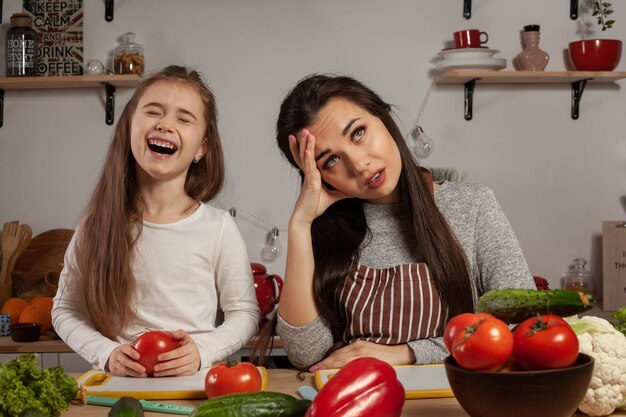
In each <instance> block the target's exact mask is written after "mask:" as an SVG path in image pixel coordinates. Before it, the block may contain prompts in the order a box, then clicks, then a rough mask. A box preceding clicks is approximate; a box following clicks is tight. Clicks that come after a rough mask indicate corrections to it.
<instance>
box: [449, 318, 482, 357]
mask: <svg viewBox="0 0 626 417" xmlns="http://www.w3.org/2000/svg"><path fill="white" fill-rule="evenodd" d="M486 317H493V316H492V315H491V314H487V313H476V314H473V313H463V314H459V315H456V316H454V317H452V318H451V319H450V321H448V324H446V328H445V330H444V331H443V342H444V343H445V345H446V349H448V352H450V353H452V340H453V339H454V336H455V335H456V334H457V333H458V332H460V331H461V330H463V329H465V328H466V327H467V326H471V325H472V324H476V321H477V320H478V319H480V318H486Z"/></svg>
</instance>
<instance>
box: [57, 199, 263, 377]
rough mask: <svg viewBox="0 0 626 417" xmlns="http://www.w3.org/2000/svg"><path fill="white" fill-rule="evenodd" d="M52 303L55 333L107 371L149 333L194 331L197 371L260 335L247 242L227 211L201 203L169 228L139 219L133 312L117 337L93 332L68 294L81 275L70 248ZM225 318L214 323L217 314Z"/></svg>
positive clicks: (192, 335) (257, 308) (93, 329)
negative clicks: (122, 348)
mask: <svg viewBox="0 0 626 417" xmlns="http://www.w3.org/2000/svg"><path fill="white" fill-rule="evenodd" d="M79 233H80V228H79V229H78V230H77V233H76V234H75V235H74V238H73V239H72V241H71V242H70V244H69V246H68V249H67V252H66V254H65V267H64V269H63V271H62V273H61V277H60V279H59V288H58V291H57V294H56V296H55V298H54V307H53V309H52V324H53V326H54V329H55V331H56V332H57V334H58V335H59V336H60V337H61V339H63V340H64V341H65V343H67V345H68V346H69V347H70V348H72V349H73V350H74V351H75V352H77V353H78V354H80V355H81V356H82V357H83V358H85V360H87V361H88V362H90V363H91V364H93V365H94V367H96V368H99V369H104V368H105V365H106V363H107V360H108V359H109V356H110V355H111V352H112V351H113V349H115V348H116V347H117V346H119V345H120V344H123V343H132V342H133V340H135V339H136V338H137V337H138V336H139V334H141V333H143V332H145V331H146V330H147V329H162V330H177V329H182V330H185V331H187V332H190V333H192V334H191V337H192V338H193V340H194V342H195V343H196V345H197V346H198V350H199V352H200V359H201V367H206V366H209V365H211V364H212V363H215V362H217V361H220V360H223V359H225V358H227V357H228V356H229V355H231V354H233V353H234V352H236V351H237V350H239V349H240V348H241V347H242V346H243V345H244V344H245V343H246V342H247V341H248V340H249V339H250V338H252V336H254V335H255V334H256V332H257V330H258V321H259V315H260V312H259V307H258V303H257V300H256V295H255V290H254V283H253V279H252V270H251V268H250V263H249V260H248V254H247V251H246V247H245V244H244V242H243V239H242V237H241V234H240V233H239V230H238V229H237V225H236V224H235V222H234V220H233V219H232V217H231V216H230V215H229V214H228V212H226V211H224V210H219V209H216V208H214V207H211V206H209V205H206V204H201V205H200V207H199V208H198V209H197V210H196V211H195V212H194V213H193V214H191V215H190V216H188V217H186V218H184V219H182V220H179V221H177V222H174V223H170V224H153V223H149V222H145V221H144V222H143V229H142V231H141V235H140V237H139V239H138V241H137V245H136V252H135V257H134V263H133V265H132V266H133V273H134V275H135V279H136V282H137V298H136V299H137V304H138V305H137V314H136V317H135V319H134V320H133V321H132V322H131V323H130V324H129V326H128V327H127V328H126V329H123V331H122V334H121V335H120V336H118V337H117V339H116V340H111V339H109V338H107V337H105V336H103V335H102V334H101V333H100V332H98V331H97V330H96V329H95V328H94V326H93V325H92V324H91V322H90V321H89V319H88V318H87V315H86V314H85V313H84V312H82V311H79V310H77V308H76V306H75V305H74V304H73V303H72V300H71V297H70V296H69V295H70V293H71V291H72V286H73V284H74V282H75V281H76V280H77V279H79V277H78V276H75V275H74V274H75V273H76V272H75V271H78V268H77V266H76V259H75V245H76V238H77V235H78V234H79ZM219 310H221V311H222V312H223V314H224V321H223V323H221V324H219V323H218V322H217V321H218V320H219V316H218V311H219Z"/></svg>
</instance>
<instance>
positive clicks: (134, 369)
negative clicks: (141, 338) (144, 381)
mask: <svg viewBox="0 0 626 417" xmlns="http://www.w3.org/2000/svg"><path fill="white" fill-rule="evenodd" d="M137 359H139V352H137V351H136V350H135V349H134V348H133V347H132V346H131V345H129V344H124V345H119V346H118V347H116V348H115V349H113V352H111V356H109V360H108V361H107V366H106V368H107V369H108V370H109V372H110V373H111V374H113V375H115V376H134V377H138V378H145V377H147V376H148V375H147V374H146V370H145V369H144V367H143V366H141V365H140V364H139V363H137V362H135V361H136V360H137Z"/></svg>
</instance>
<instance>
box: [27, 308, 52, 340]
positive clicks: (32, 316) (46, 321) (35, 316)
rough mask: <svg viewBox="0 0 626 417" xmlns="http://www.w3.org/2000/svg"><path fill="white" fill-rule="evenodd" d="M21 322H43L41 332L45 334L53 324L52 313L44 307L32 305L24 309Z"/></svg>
mask: <svg viewBox="0 0 626 417" xmlns="http://www.w3.org/2000/svg"><path fill="white" fill-rule="evenodd" d="M19 322H20V323H38V324H41V334H44V333H45V332H47V331H48V330H49V329H50V327H51V326H52V315H51V314H50V312H49V311H48V310H46V309H44V308H41V307H38V306H32V305H31V306H28V307H26V308H25V309H24V310H22V313H21V314H20V318H19Z"/></svg>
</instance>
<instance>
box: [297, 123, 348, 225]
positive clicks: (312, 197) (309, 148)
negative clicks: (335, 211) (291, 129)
mask: <svg viewBox="0 0 626 417" xmlns="http://www.w3.org/2000/svg"><path fill="white" fill-rule="evenodd" d="M289 149H290V150H291V155H292V156H293V159H294V160H295V162H296V164H298V166H299V167H300V169H301V170H302V172H303V173H304V182H303V183H302V189H301V190H300V197H298V201H297V202H296V206H295V208H294V210H293V214H292V218H294V217H295V219H296V220H300V221H302V222H306V223H311V222H313V220H315V219H316V218H317V217H318V216H320V215H321V214H322V213H324V212H325V211H326V209H327V208H328V207H330V206H331V205H333V204H334V203H336V202H337V201H339V200H343V199H344V198H349V197H350V196H348V195H347V194H344V193H343V192H341V191H339V190H329V189H328V188H326V187H325V186H323V185H322V174H321V173H320V171H319V170H318V169H317V166H316V165H315V136H313V135H312V134H311V133H310V132H309V131H308V130H306V129H302V131H300V132H298V134H297V135H296V136H294V135H290V136H289Z"/></svg>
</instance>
